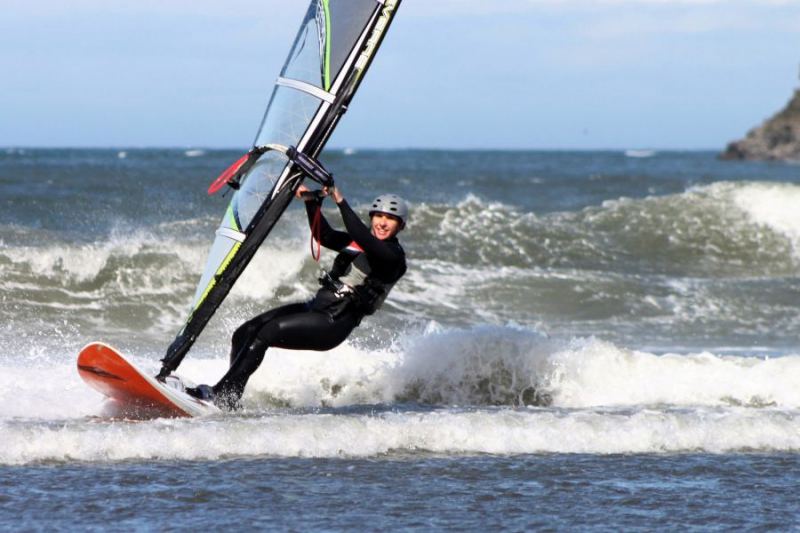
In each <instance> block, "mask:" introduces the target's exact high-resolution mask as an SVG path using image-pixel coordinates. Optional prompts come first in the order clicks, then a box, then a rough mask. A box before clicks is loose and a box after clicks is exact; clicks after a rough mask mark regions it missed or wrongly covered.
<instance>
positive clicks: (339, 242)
mask: <svg viewBox="0 0 800 533" xmlns="http://www.w3.org/2000/svg"><path fill="white" fill-rule="evenodd" d="M306 191H308V188H306V187H305V186H304V185H301V186H300V188H299V189H298V191H297V195H296V196H297V197H298V198H302V193H303V192H306ZM305 204H306V215H308V227H309V228H311V231H312V232H313V231H314V220H315V218H316V216H317V202H316V200H314V199H313V198H312V199H305ZM316 237H317V235H314V238H316ZM319 240H320V244H321V245H322V246H324V247H325V248H328V249H330V250H335V251H337V252H338V251H341V250H342V249H344V248H345V247H346V246H347V245H348V244H350V241H351V240H352V239H351V238H350V235H348V234H347V233H346V232H344V231H337V230H335V229H333V228H332V227H331V225H330V224H329V223H328V221H327V220H326V219H325V216H324V215H323V214H322V212H320V213H319Z"/></svg>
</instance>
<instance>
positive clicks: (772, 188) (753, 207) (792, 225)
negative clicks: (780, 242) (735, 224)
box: [733, 183, 800, 260]
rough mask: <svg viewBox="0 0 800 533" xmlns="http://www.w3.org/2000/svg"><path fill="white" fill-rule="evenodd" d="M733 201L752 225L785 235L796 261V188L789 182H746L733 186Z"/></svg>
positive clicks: (799, 234)
mask: <svg viewBox="0 0 800 533" xmlns="http://www.w3.org/2000/svg"><path fill="white" fill-rule="evenodd" d="M733 201H734V203H735V205H736V206H737V207H738V208H739V209H741V210H742V211H744V212H745V213H746V214H747V216H748V217H749V218H750V220H752V221H753V222H754V223H755V224H760V225H763V226H767V227H769V228H770V229H772V230H773V231H775V232H777V233H779V234H781V235H783V236H785V237H786V238H788V239H789V240H790V241H791V243H792V248H793V250H794V255H795V258H796V259H797V260H800V209H798V205H800V187H798V186H797V185H795V184H790V183H749V184H746V185H744V186H740V187H737V188H736V190H735V191H734V192H733Z"/></svg>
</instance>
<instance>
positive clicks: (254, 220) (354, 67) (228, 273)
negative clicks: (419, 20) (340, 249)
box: [161, 0, 400, 374]
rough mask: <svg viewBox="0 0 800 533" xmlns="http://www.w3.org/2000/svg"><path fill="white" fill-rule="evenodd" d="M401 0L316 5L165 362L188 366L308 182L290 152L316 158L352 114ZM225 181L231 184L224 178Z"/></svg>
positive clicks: (323, 0) (337, 0)
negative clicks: (201, 336)
mask: <svg viewBox="0 0 800 533" xmlns="http://www.w3.org/2000/svg"><path fill="white" fill-rule="evenodd" d="M399 4H400V0H384V1H380V0H378V1H376V0H312V1H311V3H310V5H309V8H308V10H307V11H306V14H305V16H304V18H303V21H302V23H301V25H300V29H299V31H298V33H297V36H296V37H295V39H294V42H293V45H292V47H291V49H290V51H289V55H288V56H287V59H286V62H285V63H284V65H283V68H282V69H281V72H280V76H279V77H278V78H277V80H276V83H275V85H274V87H273V89H272V92H271V94H270V98H269V102H268V104H267V109H266V111H265V112H264V114H263V117H262V119H261V123H260V125H259V128H258V132H257V133H256V137H255V140H254V142H253V149H251V151H250V153H249V154H248V159H247V163H246V164H244V165H243V166H242V169H246V170H242V171H241V172H239V173H237V174H238V178H237V180H236V185H237V187H238V190H237V191H236V192H235V194H234V195H233V198H232V199H231V201H230V204H229V206H228V209H227V210H226V213H225V216H223V218H222V221H221V222H220V226H219V229H218V230H217V234H216V238H215V240H214V242H213V244H212V246H211V249H210V251H209V257H208V260H207V263H206V268H205V270H204V272H203V274H202V276H201V278H200V282H199V284H198V287H197V291H196V293H195V298H194V301H193V303H192V307H191V312H190V315H189V318H188V320H187V321H186V323H185V324H184V326H183V327H182V329H181V331H180V332H179V333H178V335H177V337H176V338H175V340H174V341H173V343H172V344H171V345H170V347H169V349H168V350H167V354H166V356H165V357H164V359H163V360H162V361H163V363H164V367H163V368H162V372H161V374H165V373H168V372H170V371H172V370H174V369H175V368H177V366H178V365H179V364H180V362H181V361H182V360H183V357H184V356H185V355H186V353H187V352H188V351H189V349H190V348H191V346H192V344H193V343H194V341H195V340H196V339H197V336H198V335H199V334H200V333H201V332H202V330H203V328H204V327H205V325H206V324H207V323H208V320H209V319H210V318H211V316H212V315H213V314H214V312H215V311H216V309H217V308H218V307H219V305H220V304H221V303H222V302H223V301H224V299H225V298H226V296H227V294H228V292H229V291H230V289H231V287H232V286H233V284H234V283H235V282H236V280H237V279H238V277H239V275H240V274H241V273H242V271H243V270H244V268H245V267H246V266H247V264H248V263H249V261H250V259H252V257H253V255H254V254H255V252H256V250H257V249H258V247H259V246H260V245H261V243H262V242H263V241H264V239H265V238H266V237H267V235H269V233H270V231H271V230H272V228H273V226H274V225H275V223H276V222H277V221H278V219H279V218H280V216H281V215H282V214H283V212H284V211H285V209H286V207H287V206H288V205H289V202H291V199H292V197H293V196H294V191H295V190H296V189H297V187H299V185H300V183H301V181H302V176H301V173H300V171H299V170H298V169H296V168H295V166H294V165H293V164H292V162H291V161H290V160H289V159H288V157H287V156H286V154H285V151H286V147H289V146H294V147H296V148H297V150H298V151H299V152H302V153H305V154H307V155H310V156H312V157H316V156H317V155H319V153H320V152H321V151H322V148H323V147H324V146H325V143H326V142H327V140H328V138H329V137H330V135H331V134H332V133H333V130H334V129H335V127H336V124H337V123H338V121H339V120H340V118H341V116H342V114H343V113H344V111H345V110H346V109H347V106H348V104H349V103H350V100H351V99H352V97H353V95H354V94H355V92H356V90H357V88H358V85H359V84H360V82H361V80H362V78H363V75H364V72H365V71H366V70H367V68H368V66H369V64H370V62H371V61H372V59H373V57H374V55H375V52H376V51H377V49H378V47H379V45H380V43H381V41H382V40H383V37H384V35H385V33H386V30H387V29H388V27H389V24H390V22H391V21H392V19H393V17H394V14H395V12H396V9H397V7H398V5H399ZM223 179H224V178H223Z"/></svg>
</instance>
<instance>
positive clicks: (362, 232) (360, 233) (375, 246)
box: [333, 189, 403, 264]
mask: <svg viewBox="0 0 800 533" xmlns="http://www.w3.org/2000/svg"><path fill="white" fill-rule="evenodd" d="M333 199H334V200H336V205H338V206H339V211H340V212H341V214H342V221H343V222H344V227H345V228H346V229H347V233H349V234H350V237H352V239H353V240H354V241H356V243H357V244H358V245H359V246H360V247H361V249H362V250H364V253H366V254H367V255H368V256H370V257H374V258H375V259H377V260H378V261H381V262H383V263H384V264H392V263H399V262H400V261H402V260H403V252H402V249H401V248H400V247H399V246H397V245H396V244H395V243H393V242H387V241H382V240H380V239H379V238H377V237H376V236H374V235H373V234H372V232H371V231H370V229H369V228H368V227H367V226H366V225H365V224H364V223H363V222H362V221H361V219H360V218H359V217H358V215H356V214H355V212H354V211H353V209H352V208H351V207H350V205H349V204H348V203H347V200H345V199H344V196H342V194H341V192H339V189H334V191H333Z"/></svg>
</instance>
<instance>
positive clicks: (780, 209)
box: [0, 148, 800, 530]
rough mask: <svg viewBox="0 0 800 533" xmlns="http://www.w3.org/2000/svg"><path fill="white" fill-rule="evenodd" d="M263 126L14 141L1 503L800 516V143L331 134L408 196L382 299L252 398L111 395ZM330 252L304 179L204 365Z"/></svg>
mask: <svg viewBox="0 0 800 533" xmlns="http://www.w3.org/2000/svg"><path fill="white" fill-rule="evenodd" d="M238 155H239V154H238V153H236V152H233V151H223V150H199V149H192V150H188V149H187V150H154V149H125V150H120V149H114V150H110V149H108V150H68V149H64V150H56V149H52V150H39V149H17V148H8V149H2V150H0V205H1V206H2V209H0V436H1V438H2V445H1V446H0V487H2V489H1V490H0V528H2V529H23V530H43V529H73V528H75V527H81V528H83V529H105V528H107V527H108V526H109V525H110V524H111V525H114V526H118V527H119V528H121V529H122V528H124V529H145V530H146V529H155V528H162V527H166V528H174V529H188V528H194V527H237V528H244V527H260V528H270V529H313V530H341V529H368V530H378V529H381V530H384V529H389V528H404V529H424V530H428V529H478V528H487V527H488V528H498V529H499V528H504V529H511V530H523V529H537V528H545V529H567V528H592V529H620V528H626V529H653V528H656V527H667V528H670V529H678V528H680V529H683V528H686V527H691V528H694V529H733V528H736V529H739V528H748V529H750V528H752V529H755V528H758V529H761V528H770V529H784V528H797V527H798V526H800V506H798V505H797V504H796V501H797V497H796V494H795V492H796V490H795V487H796V486H797V485H798V484H799V483H800V387H798V384H799V382H800V380H799V379H798V378H800V348H799V347H798V342H797V336H796V335H797V331H798V326H800V314H799V313H798V311H800V210H798V209H797V206H798V205H800V179H798V176H799V175H800V174H799V173H798V171H799V170H800V167H798V166H795V165H791V164H779V163H728V162H720V161H717V160H716V159H715V154H713V153H710V152H651V151H629V152H627V153H626V152H622V151H620V152H612V151H606V152H535V151H531V152H524V151H519V152H502V151H482V152H481V151H479V152H469V151H463V152H462V151H419V150H404V151H372V150H369V151H360V150H345V151H329V152H326V153H325V154H324V156H323V161H324V162H325V163H326V165H327V166H328V167H329V168H330V169H331V170H332V171H333V172H334V174H335V176H336V179H337V184H338V185H339V186H340V187H341V189H342V190H343V191H344V193H345V195H346V196H347V197H348V199H349V200H350V202H351V203H352V204H353V205H354V206H356V208H357V209H360V210H361V211H365V210H366V205H367V203H368V202H369V201H370V200H371V199H372V197H374V196H375V195H377V194H379V193H382V192H396V193H398V194H401V195H403V196H404V197H406V198H407V199H408V200H409V201H410V202H411V205H412V210H411V216H412V220H411V223H410V224H409V227H408V228H407V230H406V231H405V232H403V233H402V234H401V241H402V242H403V244H404V246H405V248H406V251H407V253H408V256H409V272H408V274H407V275H406V277H405V278H403V280H402V281H401V282H400V283H398V284H397V286H396V287H395V290H394V291H393V292H392V294H391V296H390V298H389V299H388V300H387V302H386V304H385V306H384V309H382V310H381V311H380V312H379V313H378V314H376V315H374V316H372V317H368V318H367V319H365V320H364V322H363V323H362V325H361V327H360V328H358V329H357V330H356V332H355V333H354V334H353V335H352V336H351V338H350V339H349V340H348V341H347V342H346V343H345V344H343V345H341V346H340V347H338V348H336V349H334V350H332V351H330V352H303V351H298V352H295V351H288V350H278V349H275V350H270V351H269V352H268V353H267V357H266V359H265V362H264V364H263V365H262V367H261V368H260V369H259V371H258V372H257V373H256V374H255V375H254V376H253V378H252V379H251V382H250V385H249V386H248V390H247V391H246V394H245V397H244V399H243V403H244V409H243V411H242V412H239V413H234V414H224V415H219V416H214V417H208V418H203V419H192V420H177V419H158V420H150V421H136V420H120V419H112V418H109V417H108V416H107V413H108V411H107V409H106V406H105V404H104V402H103V399H102V398H101V396H100V395H99V394H97V393H95V392H94V391H93V390H91V389H89V388H88V387H87V386H85V385H84V384H83V382H82V381H81V380H80V378H79V377H78V374H77V371H76V368H75V359H76V356H77V353H78V351H79V350H80V348H81V347H82V346H83V345H85V344H86V343H88V342H90V341H94V340H102V341H105V342H108V343H110V344H112V345H114V346H116V347H118V348H119V349H121V350H122V351H124V352H125V353H126V354H129V355H130V357H131V358H132V360H134V361H135V362H136V363H137V364H139V365H140V366H141V367H143V368H145V369H149V370H151V371H153V372H156V371H157V369H158V367H159V359H160V358H161V357H163V355H164V352H165V350H166V347H167V346H168V345H169V343H170V341H171V340H172V338H173V337H174V335H175V333H176V332H177V331H178V329H180V326H181V324H182V322H183V320H184V319H185V316H186V313H187V312H188V307H189V305H190V302H191V299H192V295H193V294H194V289H195V285H196V283H197V281H198V277H199V273H200V271H201V269H202V266H203V264H204V261H205V256H206V253H207V251H208V247H209V245H210V241H211V236H212V235H213V231H214V229H215V228H216V225H217V223H218V221H219V219H220V217H221V216H222V212H223V211H224V209H225V206H226V204H227V200H228V198H220V197H208V196H207V195H206V194H205V189H206V187H207V185H208V183H209V182H210V181H211V180H212V179H213V178H214V177H215V176H216V175H217V174H218V173H219V172H220V171H221V170H222V169H224V168H225V167H226V166H227V164H229V163H230V162H231V161H233V160H234V159H236V158H237V157H238ZM327 213H328V214H329V218H330V219H331V220H332V221H335V220H336V212H335V210H333V209H331V208H330V206H329V207H328V209H327ZM332 257H333V254H332V252H323V256H322V260H321V263H322V264H323V266H324V265H325V264H327V263H329V262H330V261H331V260H332ZM318 269H319V265H317V264H316V263H315V262H314V261H313V259H312V258H311V254H310V251H309V230H308V228H307V225H306V222H305V214H304V212H303V210H302V208H301V207H300V206H299V205H298V206H293V207H291V208H290V209H289V211H288V212H287V213H286V215H285V216H284V218H283V219H282V220H281V221H280V223H279V224H278V226H277V228H276V230H275V232H274V233H273V235H272V236H271V237H270V239H269V240H268V242H267V243H266V244H265V245H264V246H263V248H262V250H261V251H259V253H258V255H257V256H256V258H255V259H254V261H253V263H252V264H251V265H250V266H249V267H248V269H247V271H246V272H245V274H244V275H243V276H242V278H241V279H240V281H239V283H238V284H237V286H236V287H235V288H234V290H233V291H232V293H231V295H230V297H229V298H228V300H227V301H226V303H225V304H224V305H223V306H222V307H221V308H220V310H219V311H218V313H217V315H216V316H215V317H214V318H213V320H212V321H211V323H210V324H209V326H208V328H207V329H206V331H205V332H204V334H203V336H202V337H201V338H200V340H199V341H198V343H197V344H196V346H195V347H194V349H193V350H192V352H190V354H189V356H187V358H186V360H185V361H184V363H183V365H182V366H181V367H180V369H179V371H178V373H179V374H181V375H183V376H184V377H186V378H188V379H190V380H192V381H195V382H204V383H209V382H210V383H213V382H215V381H216V380H217V379H218V378H219V377H220V376H221V375H222V373H223V372H224V370H225V368H226V361H227V352H228V343H229V337H230V334H231V332H232V331H233V330H234V329H235V328H236V327H237V326H238V325H239V324H240V323H241V322H243V321H244V320H246V319H248V318H250V317H251V316H253V315H255V314H257V313H260V312H262V311H263V310H265V309H268V308H271V307H273V306H276V305H280V304H283V303H288V302H293V301H299V300H303V299H305V298H308V297H310V296H311V295H312V294H313V292H314V290H315V280H316V276H317V272H318Z"/></svg>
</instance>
